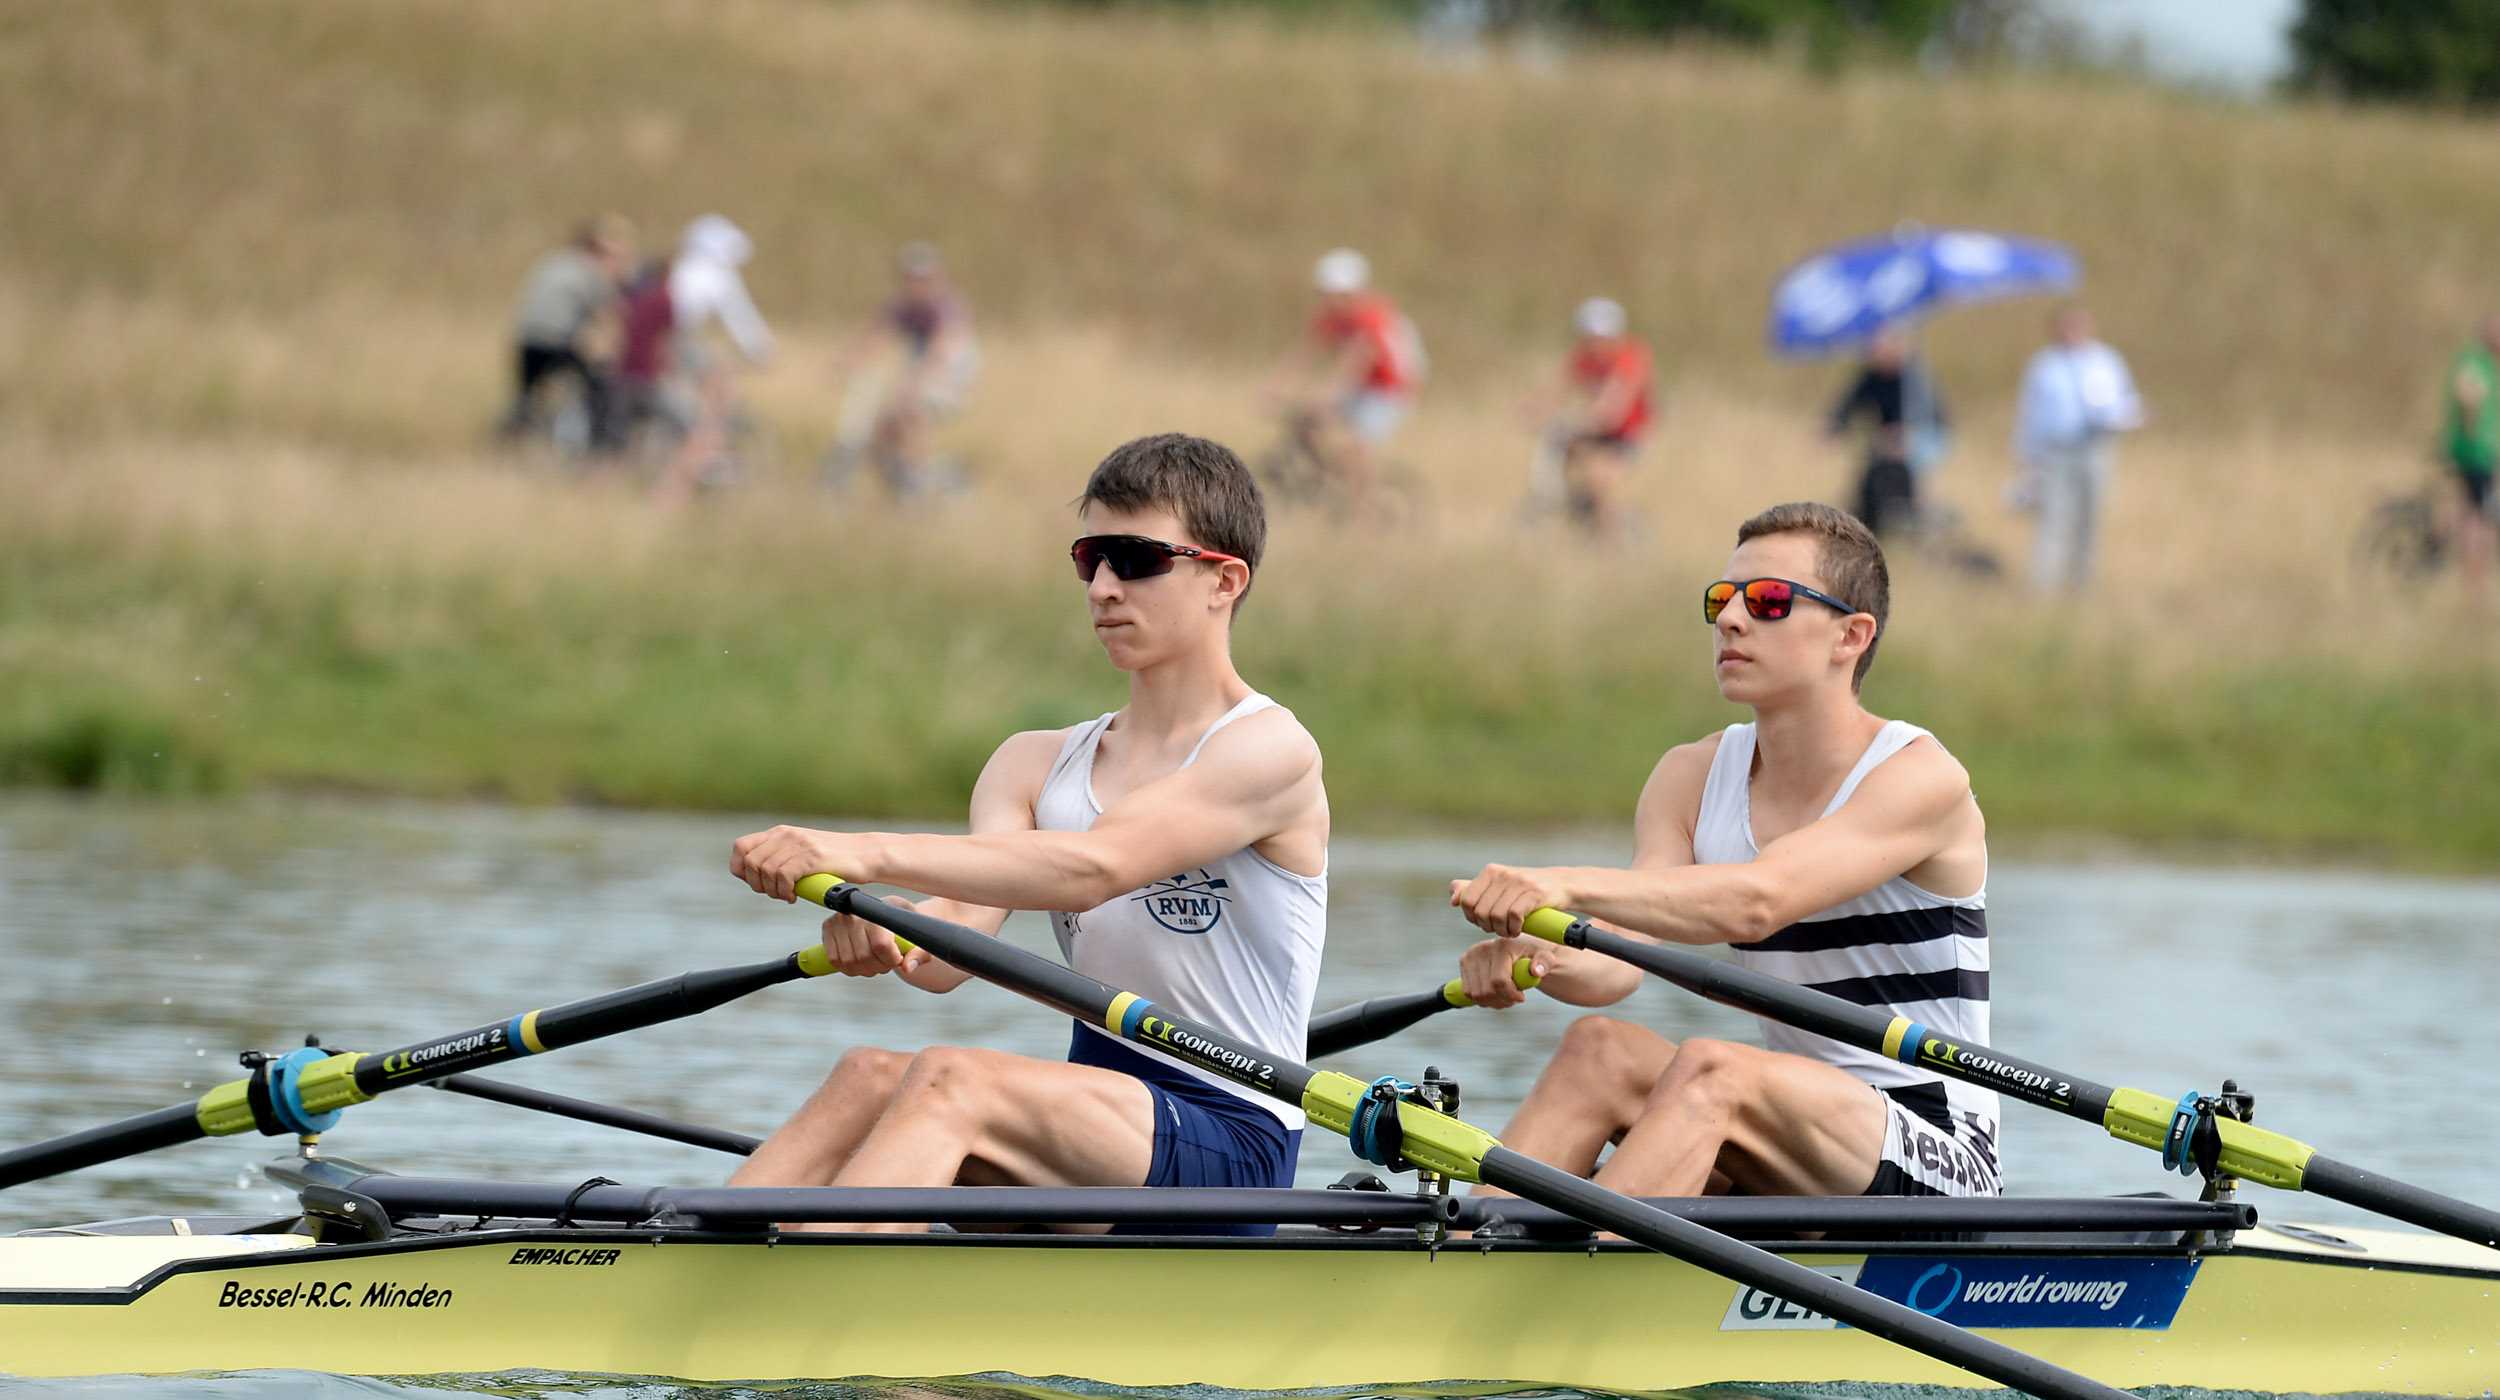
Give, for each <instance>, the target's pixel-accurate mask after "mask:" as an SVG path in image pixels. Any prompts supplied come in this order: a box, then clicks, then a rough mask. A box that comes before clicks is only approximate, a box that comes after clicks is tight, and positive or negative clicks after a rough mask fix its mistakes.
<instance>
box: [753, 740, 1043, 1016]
mask: <svg viewBox="0 0 2500 1400" xmlns="http://www.w3.org/2000/svg"><path fill="white" fill-rule="evenodd" d="M1066 737H1067V731H1065V730H1032V731H1028V732H1026V733H1022V734H1016V735H1013V736H1011V737H1010V738H1009V739H1008V740H1007V742H1005V743H1003V744H1001V745H999V746H998V749H997V751H996V752H995V753H992V754H991V755H990V761H989V762H988V763H987V764H985V765H984V766H983V767H982V769H981V777H980V779H979V780H978V781H977V782H975V783H974V784H973V788H972V804H971V813H970V815H971V830H972V832H973V836H927V837H918V838H906V837H900V836H896V835H894V834H892V833H888V832H855V831H816V830H811V829H809V828H806V827H796V826H777V827H774V828H772V829H771V830H769V831H759V832H755V833H754V834H752V835H748V836H742V837H740V838H739V839H738V842H737V844H736V845H735V846H734V847H733V848H732V854H731V858H730V873H732V874H734V875H736V876H738V877H739V878H740V879H742V880H745V881H746V882H747V884H748V885H749V886H751V887H753V888H754V889H755V890H757V891H759V892H761V893H764V894H769V895H772V896H773V897H775V898H777V899H783V900H795V899H796V897H797V896H796V894H795V887H796V885H797V883H798V881H800V880H801V879H804V878H806V877H807V876H809V875H814V874H819V873H826V874H834V875H840V876H842V877H843V878H844V879H847V880H853V881H857V882H859V883H863V884H866V883H891V884H901V885H903V886H904V887H905V888H909V889H920V888H923V887H922V886H917V885H913V884H911V883H910V882H909V881H908V880H903V879H898V878H896V877H895V876H894V875H891V874H886V873H879V872H878V870H877V869H876V868H875V864H876V862H875V860H874V857H873V855H872V852H873V851H875V850H877V849H878V848H880V847H882V846H883V845H885V844H886V843H889V842H895V841H906V840H919V841H932V842H960V841H967V840H971V839H974V838H975V837H980V836H991V835H1002V834H1007V833H1012V832H1017V831H1024V832H1030V831H1031V830H1032V829H1033V824H1034V818H1033V804H1034V801H1035V799H1036V798H1037V797H1038V796H1039V795H1040V793H1041V788H1042V782H1043V780H1044V779H1045V778H1046V777H1048V776H1049V773H1050V765H1051V763H1052V762H1053V761H1054V760H1055V759H1056V758H1057V757H1058V753H1059V749H1060V746H1061V743H1062V742H1063V741H1064V740H1065V739H1066ZM894 902H896V903H907V902H908V901H904V900H900V899H897V900H895V901H894ZM917 907H918V908H920V909H921V910H923V911H925V912H927V913H929V914H931V915H934V916H935V917H937V918H941V919H947V920H951V921H953V922H955V923H959V924H965V925H968V926H970V927H973V928H977V929H979V930H981V931H982V932H983V933H987V934H991V935H993V936H995V935H996V934H997V932H998V930H999V927H1000V926H1001V925H1003V924H1004V923H1006V921H1007V912H1008V909H1009V908H1011V907H1014V906H1009V905H998V904H984V903H981V902H979V901H978V900H967V899H951V898H946V897H944V896H943V895H940V896H938V897H936V898H931V899H927V900H923V901H920V902H919V903H918V905H917ZM824 938H825V951H826V952H827V953H828V954H830V955H831V956H832V958H833V963H834V966H835V967H836V968H837V969H839V970H840V971H842V972H843V973H844V974H845V975H848V976H853V977H874V976H877V975H879V974H881V973H885V972H892V971H900V972H901V973H902V975H903V980H905V981H907V982H910V983H911V984H912V985H914V986H916V987H919V988H921V989H923V990H925V991H932V992H947V991H952V990H954V989H955V988H956V987H958V986H960V985H962V984H963V982H964V981H965V978H966V974H964V973H962V972H958V971H957V970H955V969H954V968H952V967H949V966H947V965H946V964H944V963H941V962H938V961H937V960H935V959H934V958H931V957H929V956H928V955H927V954H925V953H917V952H915V953H912V954H909V955H906V954H904V953H903V952H902V950H901V949H899V948H897V947H896V946H895V943H894V935H893V934H891V933H889V932H887V931H886V930H885V929H882V928H879V927H877V926H876V925H874V924H870V923H868V922H866V921H864V920H861V919H857V918H853V917H849V916H847V915H835V916H832V917H830V918H827V919H826V920H825V926H824Z"/></svg>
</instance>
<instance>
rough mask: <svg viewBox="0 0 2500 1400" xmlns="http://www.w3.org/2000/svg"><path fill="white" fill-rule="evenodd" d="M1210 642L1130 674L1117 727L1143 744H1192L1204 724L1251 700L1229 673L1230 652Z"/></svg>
mask: <svg viewBox="0 0 2500 1400" xmlns="http://www.w3.org/2000/svg"><path fill="white" fill-rule="evenodd" d="M1228 640H1229V639H1228V638H1226V637H1223V636H1221V635H1219V636H1218V637H1217V638H1216V639H1215V644H1214V645H1213V646H1211V647H1208V648H1205V649H1203V650H1193V651H1190V652H1187V653H1184V654H1182V655H1180V656H1175V657H1171V658H1169V659H1167V660H1163V661H1157V662H1155V663H1153V664H1152V665H1149V666H1141V667H1139V668H1138V669H1137V670H1134V671H1131V672H1130V673H1129V678H1128V704H1127V705H1126V706H1124V707H1123V708H1122V709H1121V711H1120V721H1119V723H1120V727H1121V728H1122V729H1124V730H1127V731H1128V732H1129V734H1130V735H1132V736H1134V737H1138V738H1145V739H1148V740H1162V741H1178V740H1181V739H1187V740H1189V741H1191V742H1193V743H1194V742H1195V741H1196V740H1197V738H1198V736H1199V735H1201V734H1204V733H1205V732H1206V730H1207V726H1209V725H1211V724H1213V723H1215V722H1216V721H1217V720H1219V719H1222V718H1223V717H1224V714H1225V712H1226V711H1228V710H1230V709H1232V708H1233V707H1234V706H1235V705H1238V704H1240V703H1241V702H1242V701H1244V700H1247V699H1249V698H1250V695H1251V693H1252V692H1251V689H1250V683H1249V682H1248V681H1245V680H1243V679H1242V678H1241V673H1240V672H1238V671H1235V670H1234V669H1233V658H1232V650H1231V648H1230V647H1229V646H1227V645H1225V643H1226V642H1227V641H1228Z"/></svg>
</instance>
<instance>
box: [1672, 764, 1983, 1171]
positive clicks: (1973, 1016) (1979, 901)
mask: <svg viewBox="0 0 2500 1400" xmlns="http://www.w3.org/2000/svg"><path fill="white" fill-rule="evenodd" d="M1932 737H1934V736H1932V735H1930V734H1928V732H1927V731H1926V730H1924V729H1921V728H1919V727H1918V726H1917V725H1914V724H1908V723H1904V722H1903V721H1901V720H1892V721H1890V722H1888V723H1887V724H1885V725H1884V727H1883V729H1882V731H1881V732H1879V733H1877V734H1876V736H1875V740H1874V742H1873V743H1870V744H1868V745H1867V746H1866V752H1865V753H1864V754H1863V755H1861V756H1860V757H1859V759H1858V762H1857V766H1856V767H1854V768H1852V769H1850V770H1849V776H1848V778H1847V779H1845V780H1844V781H1843V782H1842V783H1841V785H1840V791H1838V792H1836V793H1834V794H1833V795H1832V800H1831V805H1829V806H1827V807H1825V808H1824V809H1823V815H1824V816H1827V817H1828V816H1830V815H1831V814H1832V813H1834V812H1837V811H1839V810H1840V808H1841V804H1843V803H1845V802H1847V801H1848V800H1849V795H1850V794H1851V793H1854V792H1856V791H1857V789H1858V784H1859V783H1861V782H1863V781H1865V779H1866V775H1867V774H1869V773H1871V772H1873V771H1875V767H1876V765H1878V764H1880V763H1882V762H1883V761H1884V760H1885V759H1887V758H1890V757H1892V756H1893V755H1894V754H1896V753H1899V752H1900V751H1901V750H1902V749H1903V748H1906V747H1907V746H1908V745H1909V744H1910V743H1912V742H1913V741H1915V740H1918V739H1922V738H1932ZM1753 757H1754V727H1753V726H1752V725H1750V724H1731V725H1729V726H1728V727H1727V729H1726V731H1725V732H1724V733H1723V734H1721V735H1720V738H1719V752H1718V754H1717V755H1716V756H1715V757H1713V758H1712V759H1711V761H1710V777H1709V779H1708V780H1707V781H1706V782H1704V783H1703V785H1702V791H1701V816H1700V819H1699V820H1698V821H1696V822H1695V823H1694V824H1693V859H1694V860H1696V861H1697V862H1699V863H1701V864H1703V865H1726V864H1735V863H1738V862H1743V861H1750V860H1752V859H1753V858H1754V856H1755V855H1757V854H1758V853H1759V848H1758V847H1756V846H1755V845H1754V839H1753ZM1735 952H1736V961H1737V962H1738V963H1739V964H1740V965H1742V966H1744V967H1749V968H1752V969H1753V970H1754V971H1756V972H1764V973H1768V974H1770V975H1771V976H1773V977H1777V978H1779V979H1780V980H1782V981H1785V982H1792V983H1795V984H1796V985H1798V986H1801V987H1808V988H1811V989H1813V990H1815V991H1818V992H1827V993H1829V994H1831V995H1833V996H1836V997H1839V998H1840V999H1841V1000H1843V1001H1847V1002H1853V1003H1855V1004H1857V1005H1859V1006H1872V1007H1880V1008H1883V1009H1885V1010H1888V1011H1891V1012H1893V1013H1894V1014H1896V1015H1900V1016H1907V1017H1909V1018H1910V1019H1911V1020H1913V1021H1917V1022H1921V1023H1923V1024H1925V1025H1927V1026H1928V1027H1930V1028H1932V1029H1933V1030H1935V1031H1937V1032H1938V1033H1940V1034H1942V1035H1945V1036H1948V1037H1951V1038H1954V1039H1958V1040H1964V1041H1968V1042H1972V1043H1976V1044H1980V1045H1985V1044H1987V1043H1988V892H1987V887H1986V878H1985V876H1984V875H1983V876H1982V879H1981V887H1980V889H1979V891H1978V892H1977V893H1975V894H1971V895H1967V896H1964V897H1961V898H1958V899H1956V898H1948V897H1947V896H1944V895H1940V894H1934V893H1931V892H1929V891H1927V890H1923V889H1921V888H1919V887H1918V886H1916V885H1914V884H1911V883H1910V882H1909V881H1908V880H1907V879H1904V878H1902V877H1900V876H1897V875H1896V876H1894V877H1893V878H1892V879H1889V880H1886V881H1885V882H1884V883H1883V884H1881V885H1878V886H1876V887H1875V888H1874V889H1872V890H1869V891H1867V892H1866V893H1865V894H1862V895H1860V896H1858V897H1857V898H1855V899H1852V900H1848V901H1845V902H1843V903H1840V904H1835V905H1833V906H1832V907H1831V908H1829V909H1825V910H1822V911H1821V912H1819V913H1814V914H1808V915H1806V916H1805V917H1804V918H1802V919H1799V920H1798V921H1797V922H1795V923H1793V924H1790V925H1789V926H1788V927H1786V928H1784V929H1781V930H1780V931H1779V932H1777V933H1774V934H1772V935H1771V936H1770V937H1768V938H1765V939H1763V940H1761V941H1760V942H1758V943H1744V944H1738V945H1736V947H1735ZM1762 1043H1763V1044H1764V1045H1765V1046H1767V1047H1768V1048H1770V1049H1773V1050H1778V1051H1782V1052H1784V1053H1787V1054H1791V1055H1803V1056H1805V1057H1806V1058H1808V1059H1812V1060H1820V1061H1822V1062H1823V1063H1825V1064H1827V1065H1832V1066H1835V1067H1837V1068H1839V1069H1844V1070H1847V1071H1848V1072H1849V1073H1850V1074H1852V1075H1855V1076H1856V1077H1857V1078H1858V1079H1860V1080H1862V1081H1864V1082H1866V1083H1868V1084H1871V1085H1873V1086H1874V1087H1876V1088H1878V1089H1881V1090H1884V1091H1886V1092H1887V1093H1888V1094H1891V1095H1892V1096H1893V1097H1896V1098H1898V1099H1900V1100H1902V1101H1903V1102H1904V1103H1905V1104H1906V1105H1909V1106H1911V1107H1913V1108H1931V1109H1933V1110H1936V1112H1929V1113H1923V1114H1922V1116H1924V1117H1928V1118H1930V1119H1931V1121H1932V1120H1936V1119H1937V1118H1938V1117H1939V1115H1940V1114H1941V1113H1943V1112H1947V1111H1949V1113H1950V1116H1951V1118H1953V1119H1957V1120H1962V1124H1963V1125H1964V1126H1967V1127H1969V1128H1972V1129H1975V1130H1977V1131H1978V1132H1979V1133H1980V1134H1981V1135H1982V1136H1984V1137H1985V1138H1986V1139H1988V1140H1990V1141H1994V1140H1995V1138H1996V1135H1997V1096H1996V1095H1995V1094H1994V1093H1992V1092H1990V1091H1988V1090H1986V1089H1981V1088H1978V1087H1976V1086H1974V1085H1970V1084H1964V1083H1960V1082H1958V1081H1954V1080H1947V1079H1945V1078H1943V1077H1942V1076H1940V1075H1937V1074H1934V1073H1932V1072H1930V1071H1927V1070H1923V1069H1917V1068H1914V1067H1912V1066H1910V1065H1905V1064H1903V1063H1901V1062H1900V1061H1899V1060H1893V1059H1887V1058H1885V1057H1884V1056H1882V1055H1878V1054H1875V1053H1873V1052H1871V1051H1866V1050H1861V1049H1858V1048H1857V1047H1855V1046H1852V1045H1843V1044H1842V1043H1840V1042H1839V1041H1837V1040H1832V1039H1830V1038H1828V1037H1825V1036H1819V1035H1813V1034H1810V1033H1808V1032H1806V1031H1801V1030H1798V1029H1796V1028H1795V1027H1793V1026H1789V1025H1786V1024H1783V1023H1781V1022H1778V1021H1773V1020H1769V1019H1767V1018H1765V1019H1764V1020H1763V1021H1762ZM1939 1091H1941V1093H1939ZM1940 1126H1950V1125H1949V1124H1942V1123H1940Z"/></svg>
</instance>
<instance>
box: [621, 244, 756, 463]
mask: <svg viewBox="0 0 2500 1400" xmlns="http://www.w3.org/2000/svg"><path fill="white" fill-rule="evenodd" d="M754 255H755V244H754V241H753V240H751V239H749V238H748V237H747V235H746V231H745V230H743V229H741V228H739V227H738V226H737V225H736V224H733V223H731V222H730V221H729V220H728V219H726V218H723V217H722V216H720V215H718V214H706V215H704V216H703V217H701V218H699V219H697V220H695V221H694V222H693V223H691V224H688V225H686V233H685V236H684V237H683V238H682V239H680V240H679V242H678V247H677V260H676V261H675V262H674V263H672V264H670V266H669V270H668V299H669V302H670V306H671V309H672V312H673V315H674V324H675V326H676V336H675V344H674V347H673V353H674V358H675V360H676V363H677V367H678V369H679V370H680V371H681V372H683V373H684V374H685V375H686V376H687V377H688V378H690V379H692V380H693V381H694V384H695V389H696V396H697V399H698V407H697V409H696V412H695V414H694V427H693V429H692V430H690V431H689V432H688V433H687V434H686V437H685V440H684V441H683V442H681V443H679V444H678V447H677V452H676V455H675V456H673V457H671V458H670V459H669V463H668V465H667V466H666V467H665V468H663V469H662V470H661V472H660V478H659V480H658V481H657V482H654V483H653V484H652V488H651V499H652V500H653V501H654V502H655V503H656V504H658V505H660V506H661V507H662V508H664V509H674V508H676V507H678V506H682V505H684V504H686V503H687V502H688V501H690V500H692V499H694V492H695V487H696V486H698V485H699V484H701V482H702V480H703V477H704V474H705V472H706V471H707V470H708V469H710V468H711V467H712V466H713V465H714V463H715V462H717V461H719V460H720V458H721V455H722V453H723V451H724V450H725V449H726V447H727V446H728V441H729V416H730V408H731V400H730V388H729V366H728V362H727V361H726V360H725V359H724V358H723V357H722V356H721V354H720V353H719V352H718V351H717V350H715V349H714V348H713V345H712V342H711V340H710V338H709V336H708V334H707V332H708V331H709V330H710V328H711V327H712V326H713V325H715V324H717V325H718V326H719V327H720V329H721V330H722V331H723V332H724V333H726V334H727V336H728V337H729V342H730V344H732V345H734V346H736V347H737V350H738V354H739V356H740V357H741V358H743V359H745V360H746V362H747V363H749V364H752V365H762V364H765V363H767V362H769V361H770V360H771V359H772V353H773V332H772V327H770V326H768V325H766V324H764V315H763V313H762V312H760V311H757V310H756V309H755V299H754V298H753V297H751V296H749V295H748V294H747V284H746V278H745V277H744V276H743V275H741V274H740V273H739V271H738V269H739V268H741V267H743V266H744V265H745V264H746V261H747V259H749V258H751V257H753V256H754Z"/></svg>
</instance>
